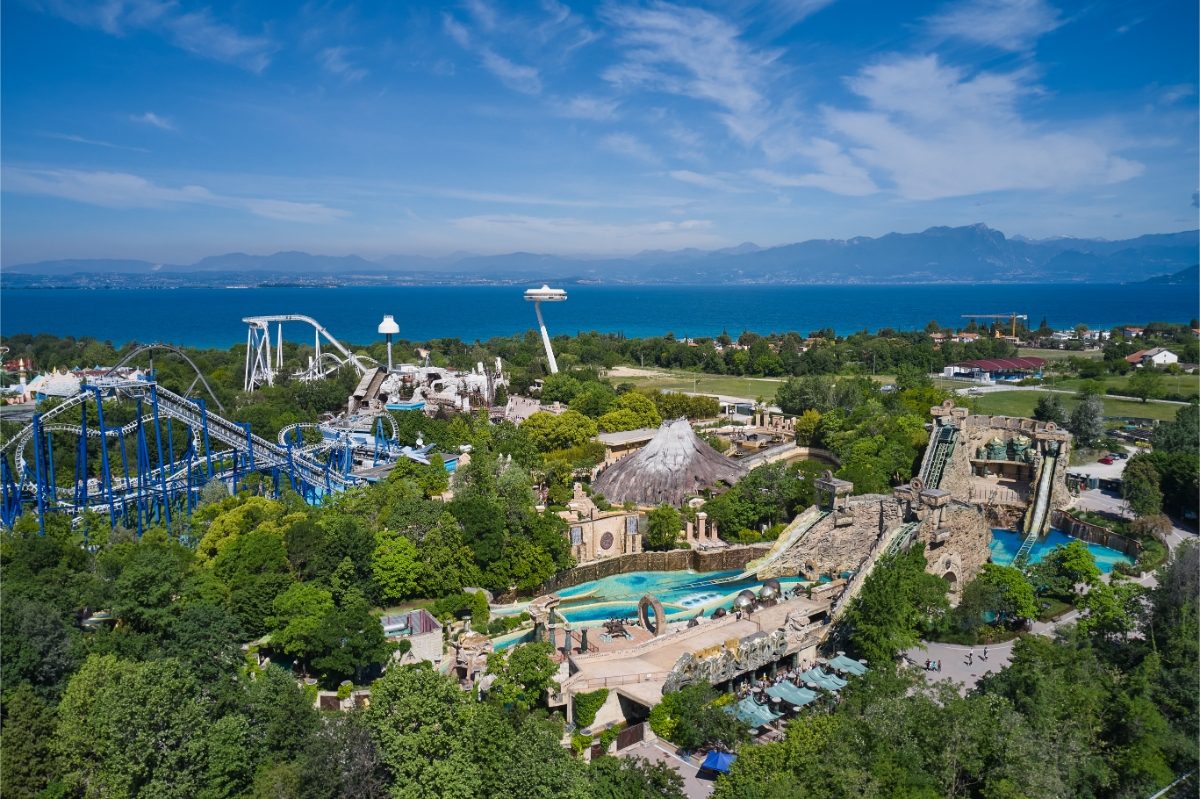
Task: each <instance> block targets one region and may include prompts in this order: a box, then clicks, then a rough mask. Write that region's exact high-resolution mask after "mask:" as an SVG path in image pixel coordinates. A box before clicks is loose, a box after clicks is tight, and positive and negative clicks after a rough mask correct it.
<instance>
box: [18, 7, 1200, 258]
mask: <svg viewBox="0 0 1200 799" xmlns="http://www.w3.org/2000/svg"><path fill="white" fill-rule="evenodd" d="M2 22H3V25H2V28H3V30H2V37H3V41H2V44H3V64H2V66H3V73H2V80H3V85H2V93H0V103H2V109H0V110H2V112H3V127H2V129H0V136H2V145H3V162H2V173H0V189H2V192H3V193H2V208H0V210H2V212H3V218H2V229H0V233H2V251H0V257H2V258H3V262H4V263H9V264H11V263H17V262H22V261H29V260H40V259H49V258H67V257H114V258H143V259H147V260H152V261H165V262H173V263H186V262H190V261H192V260H195V259H196V258H199V257H202V256H204V255H211V254H218V253H223V252H229V251H239V250H240V251H247V252H257V253H269V252H274V251H277V250H282V249H302V250H307V251H310V252H317V253H330V254H343V253H351V252H353V253H358V254H360V255H363V256H366V257H376V256H381V255H386V254H392V253H419V254H443V253H449V252H454V251H471V252H480V253H493V252H509V251H514V250H530V251H538V252H555V253H570V254H616V253H630V252H636V251H639V250H643V249H676V248H681V247H702V248H715V247H722V246H730V245H735V244H738V243H740V242H743V241H753V242H755V243H757V244H759V245H762V246H769V245H773V244H781V243H787V242H792V241H799V240H803V239H807V238H826V237H832V238H844V237H850V236H855V235H879V234H882V233H886V232H889V231H893V230H898V231H914V230H921V229H924V228H925V227H928V226H932V225H959V224H970V223H974V222H986V223H987V224H989V225H991V226H992V227H996V228H999V229H1001V230H1003V231H1005V232H1006V233H1008V234H1010V235H1012V234H1020V235H1025V236H1032V237H1045V236H1053V235H1072V236H1100V237H1106V238H1122V237H1127V236H1135V235H1139V234H1142V233H1148V232H1165V231H1173V230H1182V229H1188V228H1192V227H1195V226H1196V224H1197V208H1196V196H1195V194H1194V193H1195V192H1196V191H1197V173H1198V169H1200V161H1198V156H1197V139H1198V128H1197V58H1198V56H1197V36H1196V30H1197V9H1196V3H1195V2H1194V0H1183V1H1182V2H1156V1H1155V0H1143V1H1140V2H1139V1H1137V0H1096V2H1088V3H1072V4H1067V3H1065V2H1061V1H1060V2H1052V0H967V2H960V3H929V4H921V3H916V2H899V3H882V2H854V1H853V0H762V1H761V2H750V1H749V0H748V1H747V2H723V3H714V4H712V5H709V6H685V5H678V4H673V3H661V2H654V3H645V2H621V1H617V2H602V3H596V4H575V3H571V4H567V3H564V2H560V1H559V0H543V2H535V1H534V0H530V1H528V2H521V3H507V4H505V3H498V2H491V0H469V2H465V3H462V4H451V5H445V6H441V5H434V4H426V3H418V2H413V3H383V2H380V3H365V2H364V3H316V2H313V3H308V4H303V5H301V4H299V3H283V2H279V3H267V2H251V1H250V0H244V1H243V2H233V3H217V2H214V3H209V4H193V3H189V2H186V1H185V0H78V1H77V0H29V1H28V2H21V0H12V1H11V2H6V3H4V7H3V20H2Z"/></svg>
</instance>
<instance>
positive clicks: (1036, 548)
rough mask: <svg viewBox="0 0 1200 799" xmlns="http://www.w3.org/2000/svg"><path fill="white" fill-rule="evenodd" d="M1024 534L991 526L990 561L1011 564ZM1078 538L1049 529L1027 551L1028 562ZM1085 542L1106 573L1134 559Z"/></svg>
mask: <svg viewBox="0 0 1200 799" xmlns="http://www.w3.org/2000/svg"><path fill="white" fill-rule="evenodd" d="M1023 540H1024V536H1023V535H1021V534H1020V533H1016V532H1013V531H1012V530H1002V529H996V528H992V543H991V549H992V563H998V564H999V565H1001V566H1008V565H1010V564H1012V562H1013V560H1014V559H1015V558H1016V557H1017V551H1018V550H1020V549H1021V542H1022V541H1023ZM1077 540H1079V539H1076V538H1072V537H1071V536H1069V535H1067V534H1066V533H1063V532H1060V531H1058V530H1051V531H1050V532H1049V534H1047V535H1046V537H1045V538H1042V539H1041V540H1039V541H1038V542H1037V543H1035V544H1034V545H1033V549H1031V550H1030V552H1029V562H1030V563H1037V562H1039V561H1040V560H1041V559H1042V558H1044V557H1046V555H1047V554H1049V553H1050V551H1051V550H1053V549H1054V548H1055V547H1061V546H1066V545H1067V544H1069V543H1070V542H1072V541H1077ZM1084 543H1086V544H1087V548H1088V551H1090V552H1091V553H1092V556H1093V557H1094V558H1095V559H1096V565H1097V566H1099V567H1100V571H1102V572H1103V573H1105V574H1108V573H1109V572H1111V571H1112V570H1113V567H1114V566H1116V565H1117V564H1118V563H1133V561H1134V559H1133V558H1131V557H1130V556H1128V555H1126V554H1125V553H1124V552H1120V551H1118V550H1116V549H1110V548H1109V547H1105V546H1101V545H1100V544H1092V543H1088V542H1086V541H1085V542H1084Z"/></svg>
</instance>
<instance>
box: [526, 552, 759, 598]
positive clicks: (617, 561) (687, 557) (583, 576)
mask: <svg viewBox="0 0 1200 799" xmlns="http://www.w3.org/2000/svg"><path fill="white" fill-rule="evenodd" d="M770 548H771V544H769V543H768V544H761V545H754V546H731V547H728V548H727V549H717V550H709V551H707V552H701V551H699V550H695V549H672V550H669V551H667V552H636V553H632V554H629V555H618V556H616V557H613V558H607V559H605V560H601V561H597V562H596V563H587V564H585V565H583V566H576V567H575V568H573V569H568V570H567V571H564V572H559V573H558V574H556V575H554V576H553V577H551V578H550V579H549V580H547V581H546V582H544V583H542V584H541V585H540V586H538V588H537V590H535V591H534V592H533V593H534V595H536V596H542V595H544V594H552V593H554V592H555V591H559V590H561V589H563V588H570V587H571V586H575V585H579V584H580V583H586V582H590V581H591V580H599V579H601V578H602V577H612V576H613V575H614V574H627V573H629V572H642V571H646V572H666V571H687V570H688V569H691V570H692V571H698V572H716V571H729V570H732V569H740V568H742V567H744V566H745V565H746V564H747V563H749V562H750V561H752V560H754V559H755V558H760V557H762V556H763V554H764V553H765V552H766V551H767V550H768V549H770Z"/></svg>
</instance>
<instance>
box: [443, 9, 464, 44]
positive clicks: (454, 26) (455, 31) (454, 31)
mask: <svg viewBox="0 0 1200 799" xmlns="http://www.w3.org/2000/svg"><path fill="white" fill-rule="evenodd" d="M442 27H443V28H445V29H446V33H447V34H448V35H449V36H450V38H451V39H453V40H454V41H455V42H456V43H457V44H458V46H459V47H461V48H462V49H464V50H467V49H469V48H470V47H471V34H470V32H469V31H468V30H467V29H466V27H464V26H463V25H462V24H461V23H460V22H459V21H458V20H456V19H455V18H454V17H452V16H450V15H449V14H443V15H442Z"/></svg>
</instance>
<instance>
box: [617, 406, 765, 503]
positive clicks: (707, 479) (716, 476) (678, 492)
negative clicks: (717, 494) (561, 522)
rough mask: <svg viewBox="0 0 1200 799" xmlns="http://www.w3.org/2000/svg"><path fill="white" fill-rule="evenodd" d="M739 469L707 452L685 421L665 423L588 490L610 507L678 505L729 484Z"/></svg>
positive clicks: (678, 420) (715, 453)
mask: <svg viewBox="0 0 1200 799" xmlns="http://www.w3.org/2000/svg"><path fill="white" fill-rule="evenodd" d="M743 473H744V471H743V469H742V468H741V467H740V466H738V465H737V464H736V463H734V462H733V461H731V460H729V459H728V458H726V457H725V456H724V455H722V454H721V453H719V452H717V451H716V450H715V449H713V448H712V447H710V446H709V445H708V443H707V442H705V441H704V440H703V439H702V438H700V436H698V435H696V432H695V431H694V430H692V426H691V425H690V424H688V421H687V419H676V420H675V421H673V422H665V423H664V424H663V425H662V427H660V428H658V432H657V433H656V434H655V435H654V438H652V439H650V443H648V444H647V445H646V446H645V447H643V448H642V450H641V451H640V452H638V453H637V454H636V455H629V456H627V457H625V458H622V459H621V460H619V461H617V462H616V463H614V464H613V465H612V466H609V467H608V468H607V469H606V470H604V471H603V472H601V473H600V476H599V477H597V478H596V481H595V483H594V484H593V488H594V489H595V490H596V491H598V492H600V493H601V494H603V495H604V498H605V499H607V500H608V501H609V502H612V503H614V504H618V505H619V504H621V503H624V502H634V503H636V504H638V505H661V504H663V503H666V504H668V505H675V506H679V505H682V504H683V501H684V500H685V499H687V498H688V497H689V496H694V495H695V494H697V493H699V492H700V491H701V490H703V489H705V488H711V487H712V486H715V485H716V484H717V483H727V484H730V485H732V484H733V483H735V482H737V480H738V479H739V478H741V476H742V474H743Z"/></svg>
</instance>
